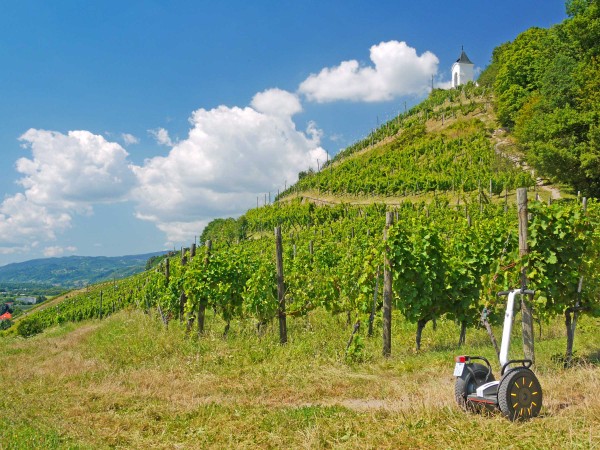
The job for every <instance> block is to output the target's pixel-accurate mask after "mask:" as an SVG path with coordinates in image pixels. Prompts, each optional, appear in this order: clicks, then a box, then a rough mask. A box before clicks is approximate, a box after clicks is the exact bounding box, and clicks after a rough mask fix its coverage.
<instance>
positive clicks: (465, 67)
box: [452, 48, 475, 88]
mask: <svg viewBox="0 0 600 450" xmlns="http://www.w3.org/2000/svg"><path fill="white" fill-rule="evenodd" d="M474 67H475V65H474V64H473V63H472V62H471V60H470V59H469V57H468V56H467V54H466V53H465V50H464V48H463V49H462V51H461V53H460V58H458V59H457V60H456V62H455V63H454V64H453V65H452V87H453V88H455V87H458V86H460V85H461V84H467V83H468V82H469V81H473V68H474Z"/></svg>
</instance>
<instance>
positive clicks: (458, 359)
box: [454, 356, 467, 363]
mask: <svg viewBox="0 0 600 450" xmlns="http://www.w3.org/2000/svg"><path fill="white" fill-rule="evenodd" d="M454 361H455V362H457V363H464V362H466V361H467V357H466V356H455V357H454Z"/></svg>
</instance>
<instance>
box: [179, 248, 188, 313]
mask: <svg viewBox="0 0 600 450" xmlns="http://www.w3.org/2000/svg"><path fill="white" fill-rule="evenodd" d="M186 264H187V256H186V255H185V248H183V247H181V267H185V265H186ZM186 302H187V295H185V292H184V291H181V295H180V296H179V322H181V323H183V312H184V311H183V310H184V308H185V303H186Z"/></svg>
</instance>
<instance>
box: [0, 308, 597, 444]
mask: <svg viewBox="0 0 600 450" xmlns="http://www.w3.org/2000/svg"><path fill="white" fill-rule="evenodd" d="M579 325H580V326H579V327H578V331H577V335H576V342H575V348H576V350H577V355H578V360H579V364H578V365H577V366H576V367H574V368H572V369H569V370H565V369H563V368H562V366H561V365H560V363H559V362H557V361H556V356H557V355H558V356H560V355H562V353H563V352H564V347H565V342H564V338H563V335H564V331H563V325H562V323H561V322H559V321H557V322H556V323H553V324H550V325H544V326H543V329H542V338H541V339H539V338H538V341H537V342H536V352H537V360H538V363H537V368H536V373H537V375H538V377H539V379H540V382H541V384H542V387H543V388H544V408H543V410H542V414H541V416H540V417H538V418H536V419H534V420H532V421H530V422H526V423H510V422H508V421H507V420H506V419H504V418H503V417H501V416H500V414H491V415H490V414H488V415H473V414H466V413H464V412H462V411H461V410H459V409H458V407H457V406H456V405H455V402H454V398H453V384H454V379H453V377H452V370H453V356H454V355H455V354H457V353H462V352H461V351H460V350H457V349H456V346H455V342H456V341H457V339H458V331H459V330H458V327H456V326H455V325H454V324H453V323H451V322H446V321H440V322H438V327H437V330H436V331H433V330H432V329H431V327H430V325H428V327H427V328H426V330H425V333H424V337H423V351H422V352H421V353H416V352H414V350H412V348H413V338H414V331H415V326H413V325H411V324H407V323H405V322H404V321H403V320H402V319H401V318H400V317H394V328H393V335H394V339H393V343H392V357H391V358H389V359H385V358H383V357H381V356H380V353H381V348H380V347H381V338H380V328H379V329H378V330H377V335H376V337H374V338H367V337H365V339H364V342H365V347H364V350H363V351H362V353H360V354H357V355H356V358H354V360H349V359H348V358H347V357H346V356H345V354H344V349H345V346H346V342H347V340H348V337H349V335H350V332H351V326H348V325H346V320H345V318H343V317H341V316H340V317H331V316H328V315H326V314H325V313H320V312H315V313H313V314H312V315H311V316H309V317H307V318H299V319H290V320H289V322H288V327H289V337H290V339H289V343H288V344H287V345H285V346H281V345H279V344H278V337H277V335H276V330H275V328H276V324H273V326H272V327H271V328H270V329H269V330H268V331H267V333H266V334H265V335H264V336H262V337H259V336H256V334H255V331H254V327H253V324H251V323H233V324H232V328H231V331H230V333H229V334H228V336H227V337H225V338H223V336H222V330H223V326H224V324H223V323H222V322H221V321H220V320H219V319H216V318H213V317H212V316H210V317H209V320H208V326H209V329H208V332H207V334H206V335H205V336H204V337H203V338H202V339H200V340H198V339H196V338H192V337H187V336H186V335H185V330H184V329H183V327H181V326H180V325H179V324H178V323H171V324H170V325H169V328H168V329H165V327H164V326H163V325H162V323H161V322H160V320H158V319H157V318H156V317H150V316H147V315H144V314H143V313H141V312H139V311H123V312H121V313H118V314H116V315H115V316H112V317H110V318H108V319H106V320H104V321H91V322H84V323H82V324H79V325H72V324H69V325H65V326H63V327H58V328H54V329H51V330H48V331H46V332H45V333H43V334H41V335H38V336H36V337H33V338H30V339H27V340H24V339H22V338H17V337H10V338H4V339H2V340H0V342H1V343H2V348H3V352H2V354H3V358H2V364H1V365H0V367H1V368H0V377H1V379H2V381H3V386H4V389H3V393H2V397H1V399H0V448H2V449H12V448H19V449H20V448H23V449H30V448H44V449H51V448H94V449H96V448H169V449H170V448H181V449H188V448H306V449H312V448H316V449H319V448H360V449H365V448H373V449H375V448H456V449H459V448H460V449H464V448H528V449H529V448H552V449H554V448H561V449H562V448H595V447H598V446H599V445H600V396H599V395H598V392H599V391H600V362H599V351H600V332H599V331H598V330H599V328H598V325H600V320H599V319H589V318H582V319H581V320H580V322H579ZM496 333H497V336H498V337H499V330H497V331H496ZM519 348H520V343H519V340H517V339H515V340H514V342H513V349H514V350H515V351H514V352H513V355H516V354H518V353H519V352H518V349H519ZM464 351H465V352H469V353H473V354H475V353H477V354H483V355H485V356H488V357H490V358H492V357H493V351H492V349H491V345H489V344H488V338H487V335H486V334H485V333H484V332H483V331H472V330H470V331H469V333H468V334H467V344H466V348H465V349H464ZM495 370H496V371H497V367H496V368H495Z"/></svg>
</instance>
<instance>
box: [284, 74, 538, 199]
mask: <svg viewBox="0 0 600 450" xmlns="http://www.w3.org/2000/svg"><path fill="white" fill-rule="evenodd" d="M463 98H464V100H465V102H466V103H465V105H462V103H457V100H459V99H463ZM489 102H491V97H490V96H489V94H488V95H487V96H485V90H484V89H482V88H478V87H475V86H474V85H467V86H464V87H462V89H458V90H456V91H444V90H437V91H434V92H433V93H432V94H431V95H430V97H429V98H428V100H426V101H425V102H423V103H421V104H420V105H418V106H417V107H415V108H413V109H411V110H410V111H409V112H407V113H405V114H401V115H399V116H398V117H397V118H396V119H393V120H392V121H390V122H388V123H385V124H383V125H382V126H381V127H379V128H378V129H377V130H375V131H373V133H372V134H371V135H370V136H369V137H367V139H365V140H363V141H360V142H358V143H357V144H355V145H353V146H351V147H349V148H347V149H345V150H342V151H341V152H340V153H338V155H337V156H336V157H335V158H334V159H333V160H331V161H329V162H327V163H325V164H324V165H323V167H322V168H320V170H319V171H318V172H316V173H315V172H308V173H304V174H301V175H302V176H301V179H300V180H299V181H298V183H296V184H295V185H293V186H290V187H289V188H287V189H286V190H285V191H283V192H281V193H279V195H278V196H277V197H276V198H278V199H281V198H285V197H286V196H289V195H290V194H297V193H302V192H303V191H307V190H313V191H317V192H319V193H323V194H329V195H337V196H339V195H350V196H362V197H364V196H383V197H390V196H395V197H409V196H414V195H419V194H427V193H436V192H447V193H452V195H453V196H454V197H457V198H461V197H463V196H465V195H466V194H468V193H473V192H479V191H481V190H482V189H484V190H485V191H486V192H488V193H489V195H494V194H495V195H498V194H500V193H502V192H504V191H507V190H511V191H512V190H514V189H516V188H518V187H523V186H533V184H534V180H533V178H532V176H531V174H530V173H528V172H524V171H523V170H521V169H519V168H517V167H515V166H514V164H513V163H511V162H510V160H508V159H506V158H504V157H502V156H500V155H498V154H497V153H496V152H495V150H494V148H493V145H492V142H491V140H490V135H491V130H490V129H488V128H487V127H488V126H490V124H489V123H488V120H487V116H484V115H477V114H474V112H475V111H478V110H480V109H481V110H482V111H486V110H487V106H486V105H488V104H489ZM432 123H438V125H444V123H445V126H443V127H441V128H439V129H436V130H434V131H428V129H427V128H428V124H429V126H431V124H432ZM376 144H379V145H376ZM300 195H301V194H300Z"/></svg>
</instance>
